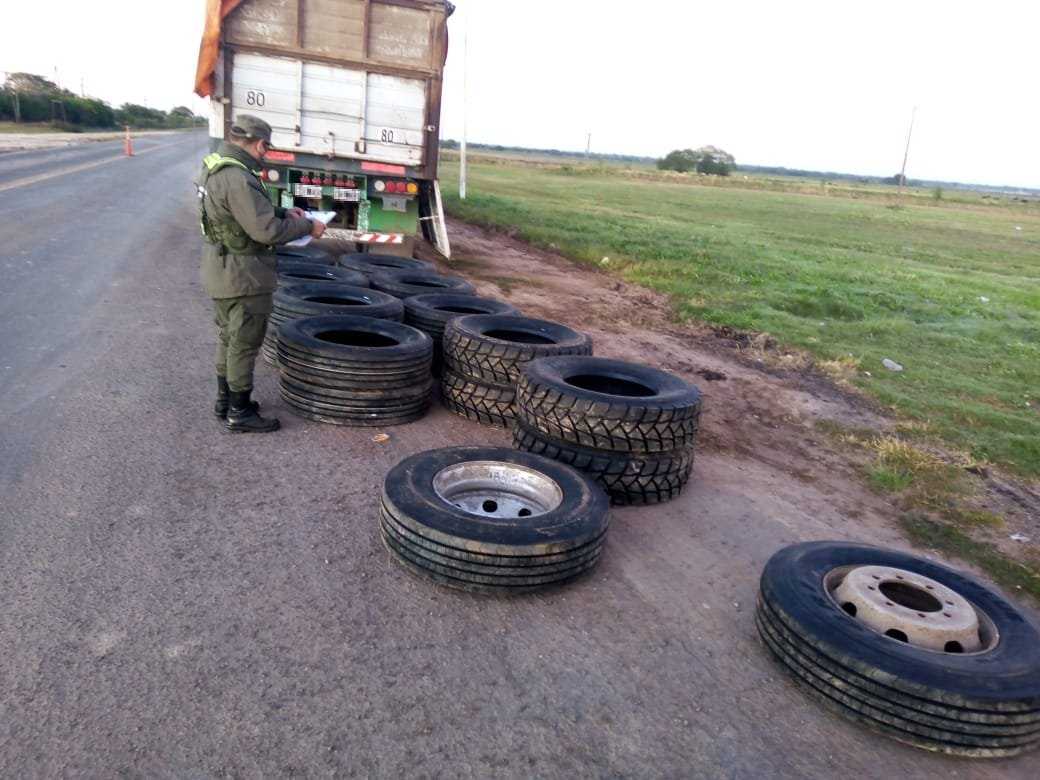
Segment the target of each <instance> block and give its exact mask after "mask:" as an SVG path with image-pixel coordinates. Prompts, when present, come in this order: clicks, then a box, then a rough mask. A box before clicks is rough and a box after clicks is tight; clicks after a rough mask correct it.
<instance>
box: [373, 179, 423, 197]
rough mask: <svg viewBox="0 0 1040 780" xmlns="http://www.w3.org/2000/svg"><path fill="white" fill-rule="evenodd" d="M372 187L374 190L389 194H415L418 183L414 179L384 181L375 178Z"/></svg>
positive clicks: (417, 190)
mask: <svg viewBox="0 0 1040 780" xmlns="http://www.w3.org/2000/svg"><path fill="white" fill-rule="evenodd" d="M372 189H373V190H375V191H376V192H385V193H387V194H390V195H417V194H418V193H419V185H418V184H416V183H415V182H414V181H384V180H383V179H376V180H375V181H374V182H372Z"/></svg>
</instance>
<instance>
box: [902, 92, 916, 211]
mask: <svg viewBox="0 0 1040 780" xmlns="http://www.w3.org/2000/svg"><path fill="white" fill-rule="evenodd" d="M916 118H917V106H914V110H913V111H912V112H911V113H910V129H909V130H908V131H907V133H906V151H905V152H903V167H902V168H901V169H900V171H899V194H900V195H902V194H903V182H905V181H906V161H907V160H908V159H909V158H910V139H911V138H912V137H913V135H914V120H915V119H916Z"/></svg>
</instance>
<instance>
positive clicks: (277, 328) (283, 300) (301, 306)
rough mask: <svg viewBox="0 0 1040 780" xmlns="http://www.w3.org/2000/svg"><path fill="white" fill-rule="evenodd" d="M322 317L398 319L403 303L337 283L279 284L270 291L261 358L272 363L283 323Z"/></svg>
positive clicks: (398, 320) (400, 315)
mask: <svg viewBox="0 0 1040 780" xmlns="http://www.w3.org/2000/svg"><path fill="white" fill-rule="evenodd" d="M322 316H351V317H372V318H374V319H381V320H395V321H397V322H400V321H401V320H403V319H404V304H402V303H401V301H399V300H398V299H396V298H394V297H393V296H390V295H386V294H385V293H381V292H377V291H375V290H370V289H367V288H364V287H354V286H352V285H346V284H339V283H337V282H299V283H297V284H283V285H281V286H279V288H278V289H277V290H276V291H275V293H274V303H273V309H272V311H271V317H270V320H269V321H268V325H267V333H266V334H265V336H264V345H263V354H264V359H265V360H266V361H267V362H268V363H272V364H274V363H275V362H276V359H277V357H278V338H279V335H280V332H281V327H282V326H283V325H284V324H285V323H287V322H291V321H292V320H298V319H303V318H305V317H322Z"/></svg>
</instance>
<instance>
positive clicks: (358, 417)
mask: <svg viewBox="0 0 1040 780" xmlns="http://www.w3.org/2000/svg"><path fill="white" fill-rule="evenodd" d="M432 357H433V343H432V342H431V341H430V337H429V336H427V335H426V334H425V333H423V332H422V331H419V330H416V329H415V328H412V327H409V326H408V325H404V324H402V323H399V322H392V321H390V320H379V319H373V318H369V317H335V316H331V317H310V318H305V319H299V320H293V321H290V322H287V323H285V324H284V325H283V326H282V329H281V334H280V336H279V339H278V363H279V375H280V387H281V394H282V398H283V399H284V400H285V402H286V403H287V404H289V406H290V407H291V408H292V409H293V411H295V412H296V413H298V414H299V415H300V416H302V417H306V418H309V419H312V420H317V421H319V422H330V423H335V424H339V425H356V426H365V425H381V426H382V425H398V424H402V423H405V422H410V421H412V420H415V419H418V418H419V417H422V415H423V414H424V413H425V412H426V409H427V408H428V406H429V403H430V397H431V394H432V390H433V377H432V375H431V374H430V363H431V361H432Z"/></svg>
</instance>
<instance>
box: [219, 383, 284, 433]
mask: <svg viewBox="0 0 1040 780" xmlns="http://www.w3.org/2000/svg"><path fill="white" fill-rule="evenodd" d="M251 392H252V391H251V390H246V391H245V392H243V393H236V392H235V391H234V390H232V391H231V392H230V393H229V394H228V396H229V397H228V417H227V429H228V430H229V431H231V432H232V433H270V432H271V431H277V430H278V429H279V428H281V427H282V425H281V423H279V422H278V420H276V419H274V418H273V417H272V418H271V419H266V418H264V417H261V416H260V415H259V414H258V413H257V411H256V406H255V405H254V404H253V402H252V401H250V400H249V394H250V393H251Z"/></svg>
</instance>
